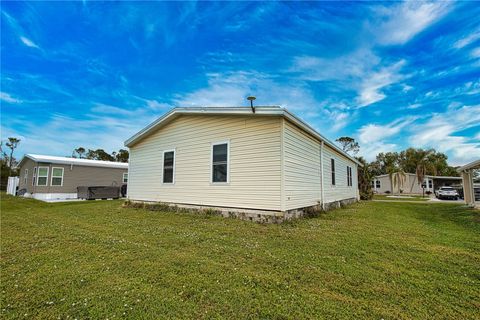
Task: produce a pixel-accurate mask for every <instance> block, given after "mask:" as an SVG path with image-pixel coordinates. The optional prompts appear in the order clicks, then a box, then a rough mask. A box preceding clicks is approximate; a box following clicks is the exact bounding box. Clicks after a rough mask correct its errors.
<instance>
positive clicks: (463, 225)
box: [0, 195, 480, 319]
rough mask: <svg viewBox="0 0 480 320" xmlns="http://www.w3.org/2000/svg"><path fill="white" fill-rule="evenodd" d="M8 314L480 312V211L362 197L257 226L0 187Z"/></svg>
mask: <svg viewBox="0 0 480 320" xmlns="http://www.w3.org/2000/svg"><path fill="white" fill-rule="evenodd" d="M1 250H2V252H1V264H0V267H1V284H0V286H1V291H2V294H1V308H2V309H1V313H0V317H1V318H2V319H18V318H28V319H32V318H34V319H56V318H61V319H66V318H69V319H75V318H77V319H87V318H90V319H106V318H108V319H118V318H128V319H158V318H189V319H192V318H194V319H215V318H235V319H242V318H262V319H266V318H270V319H304V318H310V319H318V318H328V319H345V318H355V319H382V318H383V319H433V318H435V319H437V318H444V319H447V318H449V319H454V318H456V319H474V318H477V319H478V310H479V308H480V276H479V266H480V215H479V212H478V211H473V210H469V209H465V208H463V207H460V206H458V205H450V204H422V205H420V204H415V203H386V202H385V203H383V202H369V203H359V204H356V205H353V206H351V207H349V208H347V209H341V210H336V211H331V212H329V213H328V214H322V215H321V216H320V217H317V218H311V219H304V220H299V221H295V222H289V223H284V224H282V225H260V224H255V223H251V222H246V221H240V220H234V219H225V218H221V217H218V216H212V215H191V214H172V213H162V212H152V211H145V210H143V209H125V208H122V207H121V202H120V201H93V202H75V203H55V204H54V203H51V204H47V203H41V202H37V201H35V200H31V199H21V198H13V197H9V196H5V195H2V199H1Z"/></svg>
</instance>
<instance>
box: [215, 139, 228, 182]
mask: <svg viewBox="0 0 480 320" xmlns="http://www.w3.org/2000/svg"><path fill="white" fill-rule="evenodd" d="M229 153H230V152H229V144H228V142H222V143H216V144H212V182H227V183H228V181H229V177H228V161H229Z"/></svg>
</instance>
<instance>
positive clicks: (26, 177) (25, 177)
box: [23, 169, 28, 185]
mask: <svg viewBox="0 0 480 320" xmlns="http://www.w3.org/2000/svg"><path fill="white" fill-rule="evenodd" d="M27 180H28V169H25V173H24V174H23V184H25V185H26V184H27Z"/></svg>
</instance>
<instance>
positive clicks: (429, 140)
mask: <svg viewBox="0 0 480 320" xmlns="http://www.w3.org/2000/svg"><path fill="white" fill-rule="evenodd" d="M472 128H479V129H480V105H475V106H462V107H457V106H452V107H451V108H449V109H448V111H447V112H446V113H442V114H434V115H433V116H432V117H431V118H430V119H429V120H428V121H427V122H426V123H424V124H421V125H418V126H416V129H415V130H414V134H413V135H412V136H411V137H410V143H411V144H412V145H413V146H416V147H433V148H435V149H437V150H439V151H441V152H447V153H449V154H450V155H452V156H453V157H452V159H450V161H451V162H452V163H453V164H455V165H457V164H462V163H466V162H469V161H473V160H474V159H478V157H479V156H480V140H479V139H478V135H472V137H471V138H470V137H469V136H467V135H465V134H462V131H464V130H467V129H472Z"/></svg>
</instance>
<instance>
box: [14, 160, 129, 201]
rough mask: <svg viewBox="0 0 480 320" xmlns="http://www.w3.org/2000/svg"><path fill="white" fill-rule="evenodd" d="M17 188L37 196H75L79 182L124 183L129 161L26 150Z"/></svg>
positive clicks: (91, 183) (93, 184)
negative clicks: (102, 159) (57, 154)
mask: <svg viewBox="0 0 480 320" xmlns="http://www.w3.org/2000/svg"><path fill="white" fill-rule="evenodd" d="M19 170H20V171H19V175H20V176H19V178H20V181H19V185H18V190H24V191H26V192H27V193H28V194H30V195H32V196H33V197H34V198H36V199H40V200H53V199H76V198H77V187H79V186H121V185H122V184H124V183H127V181H128V163H121V162H110V161H98V160H87V159H75V158H66V157H54V156H45V155H37V154H26V155H25V156H24V157H23V158H22V160H21V161H20V163H19Z"/></svg>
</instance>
